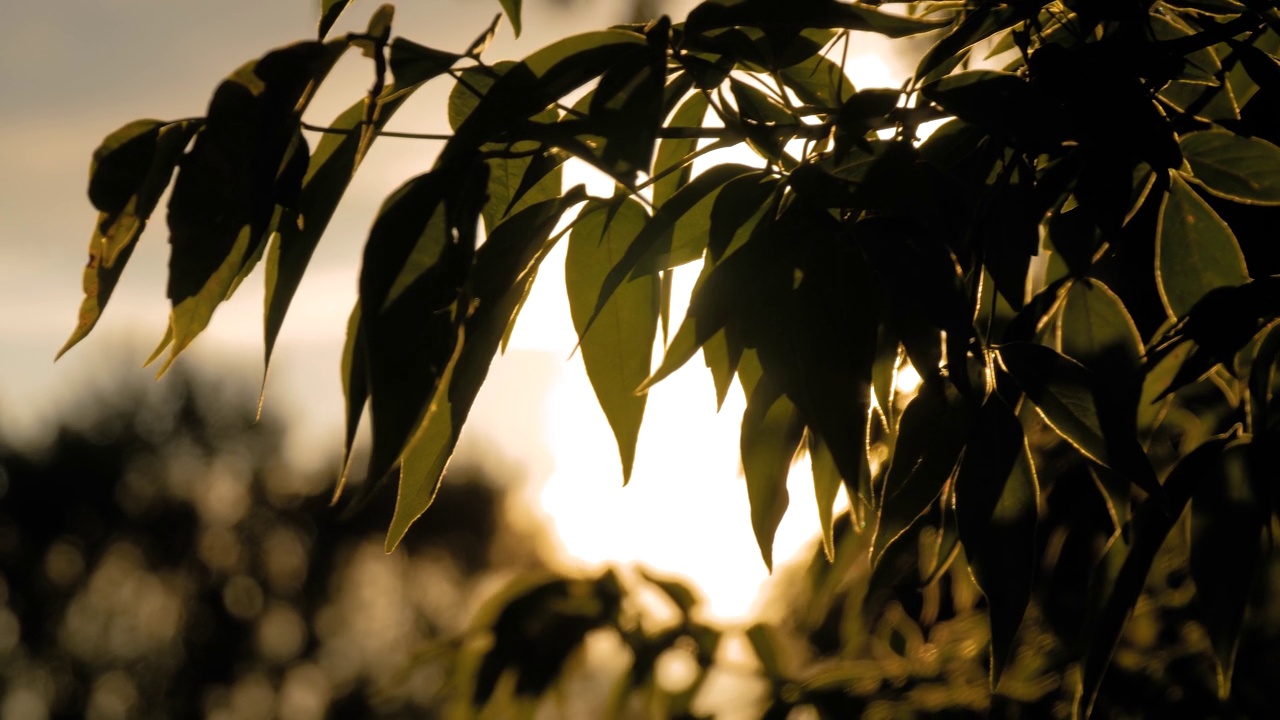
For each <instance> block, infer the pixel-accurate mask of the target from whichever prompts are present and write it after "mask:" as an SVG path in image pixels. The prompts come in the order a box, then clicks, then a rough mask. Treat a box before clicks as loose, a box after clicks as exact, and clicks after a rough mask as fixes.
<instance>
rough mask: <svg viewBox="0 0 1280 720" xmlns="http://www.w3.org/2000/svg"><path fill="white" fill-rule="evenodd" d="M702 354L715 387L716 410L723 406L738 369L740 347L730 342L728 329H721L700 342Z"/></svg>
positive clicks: (740, 353)
mask: <svg viewBox="0 0 1280 720" xmlns="http://www.w3.org/2000/svg"><path fill="white" fill-rule="evenodd" d="M702 356H703V359H704V361H705V363H706V365H707V368H708V369H709V370H711V380H712V383H713V384H714V385H715V388H716V410H717V411H719V410H720V408H721V407H723V406H724V399H725V398H726V397H728V395H729V386H730V385H732V384H733V376H734V374H735V373H737V371H738V359H739V358H740V357H741V356H742V347H741V346H740V345H738V344H737V343H730V341H729V331H728V330H727V329H721V330H719V331H717V332H715V333H713V334H712V335H711V337H709V338H708V339H707V341H706V342H704V343H703V344H702Z"/></svg>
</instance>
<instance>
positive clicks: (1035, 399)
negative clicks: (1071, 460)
mask: <svg viewBox="0 0 1280 720" xmlns="http://www.w3.org/2000/svg"><path fill="white" fill-rule="evenodd" d="M1000 361H1001V362H1002V363H1003V364H1004V367H1005V369H1006V370H1007V371H1008V372H1009V374H1010V375H1011V376H1013V379H1014V381H1015V382H1017V383H1018V386H1019V387H1020V388H1022V391H1023V392H1024V393H1026V395H1027V399H1029V400H1030V401H1031V402H1032V403H1033V404H1034V405H1035V406H1036V411H1037V412H1039V413H1040V416H1041V417H1042V418H1044V421H1045V422H1046V423H1047V424H1048V425H1049V427H1051V428H1053V430H1054V431H1055V432H1057V433H1058V435H1060V436H1061V437H1062V438H1063V439H1064V440H1066V441H1067V442H1069V443H1071V445H1073V446H1074V447H1075V448H1076V449H1077V450H1079V451H1080V452H1081V454H1083V455H1084V456H1085V457H1087V458H1089V459H1090V460H1093V461H1094V462H1096V463H1098V464H1099V465H1102V466H1103V467H1106V468H1109V469H1111V470H1115V471H1116V472H1118V473H1120V474H1121V475H1124V476H1125V477H1127V478H1128V479H1129V480H1130V481H1132V482H1133V483H1135V484H1137V485H1138V486H1139V487H1141V488H1142V489H1143V490H1146V491H1147V492H1148V493H1151V494H1153V495H1155V496H1157V498H1158V497H1159V496H1161V495H1162V491H1161V490H1160V484H1159V482H1158V481H1157V480H1156V477H1155V471H1154V470H1152V468H1151V463H1150V461H1148V460H1147V457H1146V453H1145V452H1143V450H1142V447H1141V446H1140V445H1138V441H1137V438H1136V437H1135V436H1134V434H1133V433H1132V431H1131V430H1130V429H1129V428H1130V426H1131V424H1130V423H1128V422H1125V421H1123V420H1121V419H1119V418H1115V417H1110V416H1108V417H1105V418H1104V417H1103V413H1104V412H1116V411H1115V410H1114V405H1115V404H1114V403H1111V402H1106V403H1100V402H1099V398H1100V397H1101V392H1100V391H1099V389H1098V387H1099V386H1098V382H1097V380H1096V379H1095V377H1094V375H1093V373H1091V372H1090V371H1089V370H1088V369H1087V368H1085V367H1084V366H1083V365H1081V364H1080V363H1078V362H1076V361H1075V360H1072V359H1070V358H1067V357H1064V356H1063V355H1061V354H1059V353H1057V352H1056V351H1054V350H1053V349H1052V348H1048V347H1045V346H1043V345H1037V344H1034V343H1025V342H1012V343H1006V344H1004V345H1002V346H1001V347H1000Z"/></svg>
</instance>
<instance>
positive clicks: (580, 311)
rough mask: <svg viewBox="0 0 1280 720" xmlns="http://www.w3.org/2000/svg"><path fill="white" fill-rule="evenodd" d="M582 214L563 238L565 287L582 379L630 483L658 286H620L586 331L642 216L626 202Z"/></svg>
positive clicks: (645, 279) (649, 281) (649, 278)
mask: <svg viewBox="0 0 1280 720" xmlns="http://www.w3.org/2000/svg"><path fill="white" fill-rule="evenodd" d="M582 213H583V215H582V216H581V219H580V220H579V221H578V223H577V224H576V225H574V227H573V231H572V232H571V233H570V234H569V250H568V253H567V255H566V257H565V289H566V290H567V291H568V294H569V310H570V312H571V314H572V316H573V324H574V327H575V328H576V329H577V330H578V333H579V347H580V349H581V351H582V362H583V364H584V365H585V366H586V369H587V377H588V378H589V379H590V380H591V386H592V388H593V389H594V390H595V393H596V398H597V399H598V400H599V401H600V408H601V409H602V410H603V411H604V414H605V417H606V418H608V420H609V425H610V427H612V428H613V433H614V436H615V437H616V438H617V440H618V451H619V453H620V454H621V457H622V478H623V483H624V484H625V483H626V482H627V481H628V480H629V479H630V478H631V466H632V462H633V461H634V459H635V449H636V439H637V437H638V436H639V433H640V422H641V419H642V418H643V417H644V406H645V396H644V395H636V394H635V390H636V388H638V387H640V384H641V383H642V382H644V380H645V378H647V377H649V359H650V357H652V355H653V341H654V337H655V335H656V333H657V323H658V290H659V288H658V284H659V281H658V278H657V276H655V275H645V276H641V277H637V278H633V279H631V280H630V281H628V282H627V283H625V284H623V286H622V287H620V288H618V290H617V292H615V293H614V294H613V296H612V297H610V298H609V301H608V302H607V303H605V306H604V308H603V310H601V312H600V315H599V316H598V317H597V318H596V322H595V323H594V324H593V325H592V326H591V329H590V331H587V328H586V323H587V319H588V318H590V316H591V313H592V310H593V309H594V307H595V300H596V298H597V297H599V295H600V286H601V285H602V284H603V282H604V278H605V276H606V275H607V274H608V273H609V270H610V269H612V268H613V265H614V261H615V260H616V259H617V258H618V257H619V256H621V254H622V253H623V252H624V251H625V249H626V248H627V247H628V245H629V244H630V243H631V241H632V240H633V239H634V238H635V236H636V234H637V233H639V232H640V229H641V228H642V227H644V223H645V221H646V220H648V215H647V214H646V213H645V211H644V207H643V206H642V205H640V203H639V201H636V200H631V199H623V200H620V201H617V202H616V203H599V204H589V205H587V206H586V207H585V208H583V210H582Z"/></svg>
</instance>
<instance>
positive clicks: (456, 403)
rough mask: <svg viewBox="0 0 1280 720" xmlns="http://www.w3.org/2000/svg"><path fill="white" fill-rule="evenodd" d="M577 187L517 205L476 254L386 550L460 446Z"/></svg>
mask: <svg viewBox="0 0 1280 720" xmlns="http://www.w3.org/2000/svg"><path fill="white" fill-rule="evenodd" d="M585 195H586V193H585V191H584V190H583V189H582V187H581V186H578V187H576V188H574V189H572V190H570V191H568V192H566V193H565V194H564V196H563V197H561V198H556V199H554V200H546V201H543V202H540V203H538V204H536V205H534V206H532V207H530V208H528V209H526V210H523V211H521V212H520V213H519V214H517V215H516V216H514V217H512V218H511V220H510V221H508V222H504V223H503V224H502V225H500V226H498V228H497V229H496V230H495V231H494V232H493V234H492V235H490V236H489V237H488V238H487V239H486V240H485V243H484V245H482V246H481V247H480V249H479V250H478V251H477V252H476V259H475V266H474V268H473V269H472V271H471V279H470V287H469V291H470V296H471V301H470V303H469V304H468V307H467V308H459V311H461V312H465V313H467V314H466V315H465V316H464V320H463V322H462V325H461V328H460V332H459V343H458V347H457V350H456V352H455V354H454V356H453V358H452V359H451V360H450V361H449V365H448V366H447V367H446V368H445V372H444V374H443V375H442V379H441V382H440V384H439V386H438V388H437V391H436V393H435V396H434V397H433V398H432V400H431V404H430V407H429V408H428V412H427V413H426V416H425V417H424V419H423V421H422V422H421V424H420V425H419V426H418V428H417V430H416V431H415V432H414V435H413V437H411V438H410V441H409V443H408V445H407V447H406V449H405V452H404V460H403V463H402V464H401V469H400V488H399V492H398V493H397V495H396V509H395V515H394V517H392V519H391V526H390V527H389V528H388V530H387V539H386V550H387V552H390V551H392V550H394V549H395V547H396V545H398V544H399V543H400V540H401V539H402V538H404V534H405V532H407V531H408V529H409V526H410V525H412V524H413V522H414V521H415V520H417V519H418V518H419V517H420V516H421V515H422V513H423V512H425V511H426V509H427V507H428V506H430V505H431V501H432V499H434V498H435V494H436V491H437V490H438V489H439V487H440V478H441V476H442V475H443V473H444V469H445V465H446V464H447V463H448V461H449V457H450V456H451V455H452V454H453V449H454V447H456V446H457V444H458V437H459V435H460V434H461V432H462V426H463V425H464V424H465V423H466V420H467V415H468V414H469V413H470V412H471V405H472V403H473V402H474V401H475V399H476V394H477V393H479V392H480V386H481V385H482V384H484V379H485V377H486V376H487V375H488V373H489V365H490V363H492V362H493V356H494V354H495V353H496V352H497V350H498V346H499V344H501V342H502V336H503V334H504V333H505V332H506V329H507V325H508V324H509V323H510V321H511V316H512V314H513V313H514V312H515V310H516V307H517V306H518V305H519V303H520V299H521V298H522V297H524V295H525V293H526V292H527V289H528V285H529V284H530V283H532V282H533V278H534V276H535V275H536V274H537V263H536V260H538V259H540V258H541V257H543V256H544V255H545V253H544V250H545V245H546V242H547V239H548V238H549V237H550V236H551V231H552V229H554V228H555V225H556V223H557V222H559V220H560V216H561V215H562V214H563V213H564V211H565V210H567V209H568V208H569V207H571V206H573V205H575V204H577V203H580V202H582V200H583V199H584V198H585Z"/></svg>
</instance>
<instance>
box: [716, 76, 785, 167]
mask: <svg viewBox="0 0 1280 720" xmlns="http://www.w3.org/2000/svg"><path fill="white" fill-rule="evenodd" d="M729 89H730V90H731V91H732V92H733V99H734V102H736V103H737V106H738V116H739V117H740V118H741V120H742V130H743V132H744V133H745V134H746V136H747V144H748V145H750V146H751V148H752V149H753V150H755V151H756V152H757V153H759V154H760V155H761V157H764V158H765V159H766V160H769V161H770V162H772V163H778V162H780V161H781V158H782V153H783V146H784V145H786V142H787V140H788V139H789V134H788V133H787V132H786V129H787V128H788V127H790V128H792V129H793V131H794V128H796V127H798V126H799V124H800V121H799V119H798V118H796V117H795V116H793V115H792V114H791V112H790V111H789V110H787V108H785V107H783V105H782V103H780V102H778V101H777V100H775V99H773V98H772V97H770V96H768V95H766V94H765V93H764V91H763V90H760V89H758V88H756V87H754V86H751V85H748V84H747V83H745V82H742V81H741V80H738V79H737V78H734V77H730V78H729ZM780 131H781V132H780Z"/></svg>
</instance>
